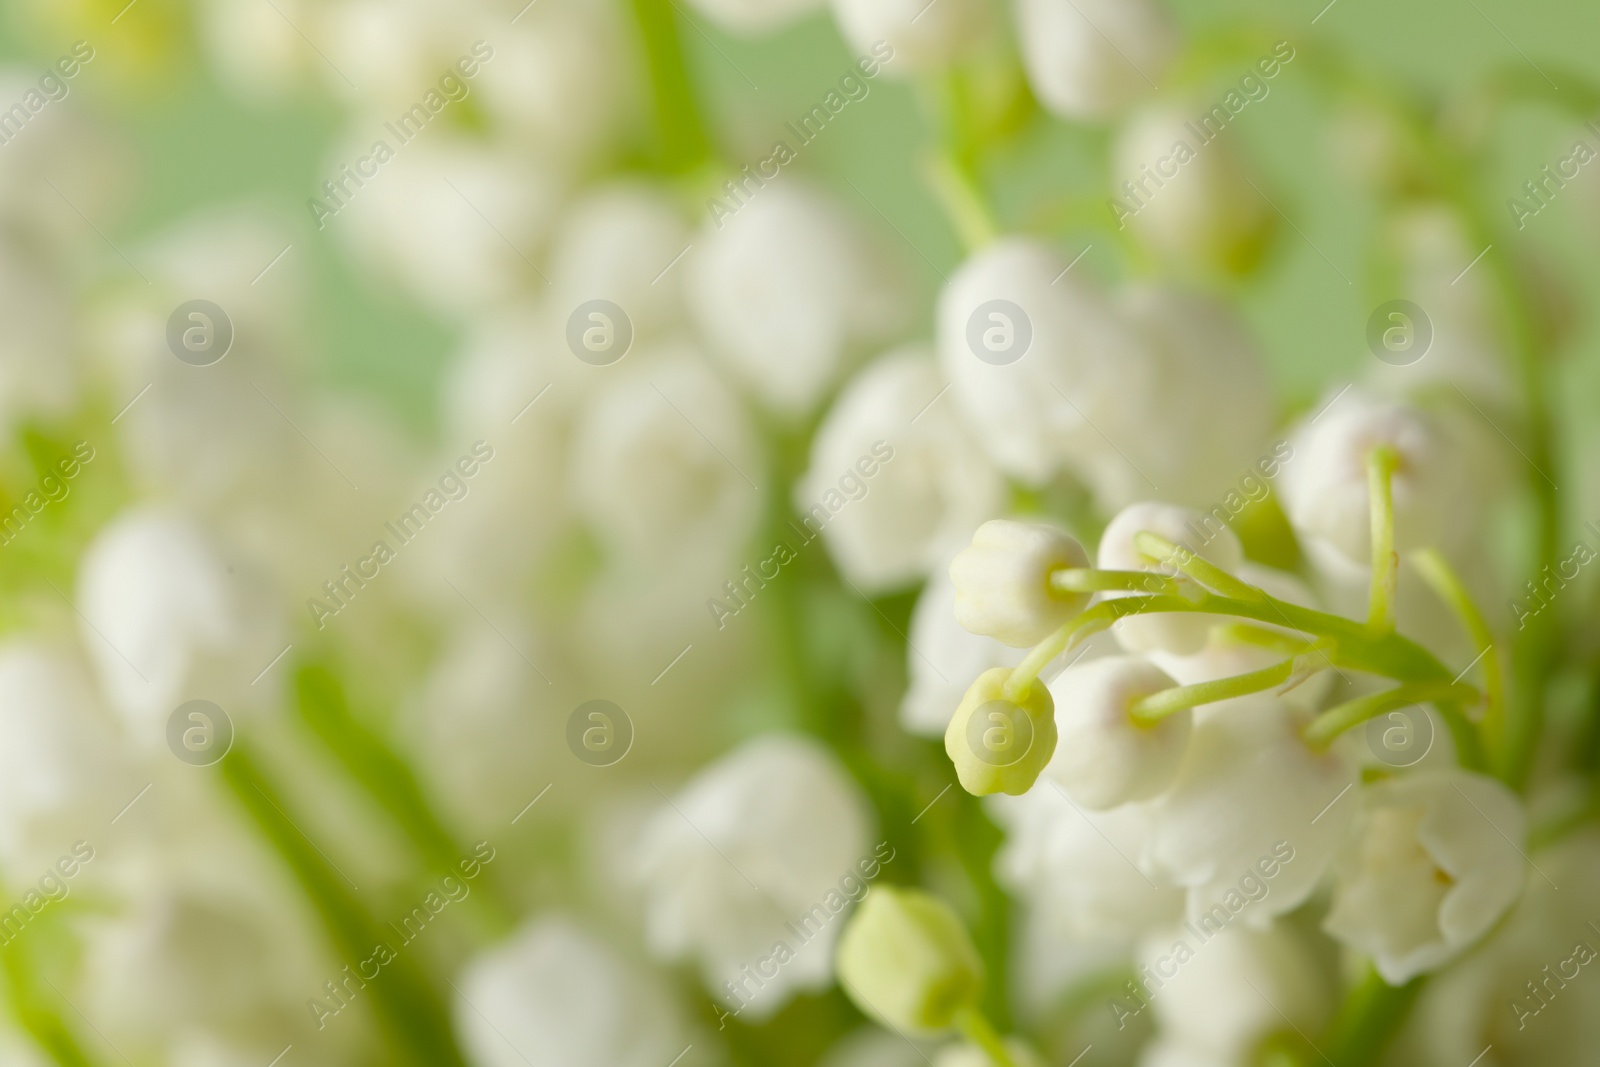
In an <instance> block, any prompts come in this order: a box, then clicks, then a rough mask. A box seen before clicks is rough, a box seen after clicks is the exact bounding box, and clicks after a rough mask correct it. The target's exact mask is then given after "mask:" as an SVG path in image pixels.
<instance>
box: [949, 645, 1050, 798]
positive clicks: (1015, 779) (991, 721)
mask: <svg viewBox="0 0 1600 1067" xmlns="http://www.w3.org/2000/svg"><path fill="white" fill-rule="evenodd" d="M1010 677H1011V668H1010V667H995V668H994V669H993V670H987V671H984V672H983V673H982V674H980V675H978V679H977V681H975V682H973V683H972V686H971V687H970V688H969V689H968V690H967V695H966V696H964V697H962V698H961V706H960V707H958V708H956V713H955V715H954V716H952V717H951V719H950V725H949V727H948V728H946V730H945V732H944V751H945V754H946V755H947V756H949V757H950V762H951V763H953V764H955V767H956V777H957V778H959V779H960V780H961V788H963V789H965V790H966V791H967V792H969V793H971V794H972V795H974V796H980V797H982V796H988V795H989V794H990V793H1009V794H1011V795H1012V796H1018V795H1020V794H1022V793H1026V792H1027V791H1028V790H1029V789H1031V788H1033V783H1034V781H1035V780H1037V779H1038V777H1039V772H1040V771H1042V770H1044V767H1045V764H1047V763H1049V762H1050V756H1051V755H1052V754H1053V753H1054V752H1055V750H1056V720H1055V708H1054V702H1053V701H1052V700H1051V699H1050V691H1049V690H1048V689H1046V688H1045V687H1044V683H1042V682H1040V681H1039V680H1038V679H1035V680H1034V681H1033V682H1032V683H1031V684H1030V685H1029V687H1028V692H1027V694H1026V695H1025V696H1024V697H1023V698H1022V700H1021V701H1020V702H1018V701H1013V700H1011V699H1010V698H1009V697H1007V696H1006V695H1005V686H1006V681H1007V679H1009V678H1010Z"/></svg>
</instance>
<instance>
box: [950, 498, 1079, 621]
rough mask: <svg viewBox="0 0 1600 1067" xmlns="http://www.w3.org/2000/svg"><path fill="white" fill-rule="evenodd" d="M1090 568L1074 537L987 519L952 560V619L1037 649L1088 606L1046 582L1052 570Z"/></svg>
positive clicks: (1076, 595) (1037, 526) (1032, 525)
mask: <svg viewBox="0 0 1600 1067" xmlns="http://www.w3.org/2000/svg"><path fill="white" fill-rule="evenodd" d="M1087 566H1089V555H1088V553H1087V552H1085V551H1084V549H1083V546H1082V545H1080V544H1079V543H1078V541H1077V539H1075V538H1074V537H1072V536H1071V535H1070V534H1068V533H1067V532H1066V531H1064V530H1059V529H1057V528H1055V527H1054V526H1044V525H1041V524H1039V523H1025V522H1015V521H1012V520H1010V519H991V520H989V521H988V522H986V523H984V524H983V525H982V526H980V527H978V529H977V531H976V532H975V533H973V535H972V544H970V545H968V546H967V547H966V548H964V549H962V550H961V553H960V554H959V555H957V556H956V558H955V559H953V560H951V561H950V580H951V582H952V583H954V585H955V587H956V621H957V622H959V623H960V624H961V625H962V626H964V627H966V629H968V630H970V631H971V632H972V633H975V634H984V635H985V636H988V637H992V638H994V639H995V640H997V641H1000V642H1001V643H1003V644H1007V645H1013V646H1015V647H1017V648H1027V647H1029V646H1030V645H1036V644H1038V643H1039V642H1040V641H1043V640H1044V639H1045V638H1046V637H1048V636H1050V634H1051V633H1053V632H1054V631H1055V630H1056V629H1058V628H1059V627H1060V626H1061V625H1062V624H1063V623H1065V622H1066V621H1067V620H1068V619H1071V618H1072V617H1073V616H1074V615H1077V614H1078V613H1079V612H1081V611H1082V610H1083V609H1084V608H1085V607H1086V606H1087V605H1088V603H1089V596H1088V594H1086V593H1068V592H1061V591H1059V590H1057V589H1055V588H1054V587H1053V586H1052V585H1051V583H1050V574H1051V572H1052V571H1057V570H1062V569H1069V568H1070V569H1080V568H1084V567H1087Z"/></svg>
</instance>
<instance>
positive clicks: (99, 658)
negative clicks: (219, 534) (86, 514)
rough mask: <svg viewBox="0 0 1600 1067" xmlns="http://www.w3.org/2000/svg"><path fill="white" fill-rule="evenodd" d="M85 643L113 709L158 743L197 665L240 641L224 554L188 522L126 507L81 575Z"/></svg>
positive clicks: (98, 542) (88, 554)
mask: <svg viewBox="0 0 1600 1067" xmlns="http://www.w3.org/2000/svg"><path fill="white" fill-rule="evenodd" d="M77 603H78V611H79V612H80V613H81V617H82V620H83V627H82V630H83V644H84V647H85V648H86V649H87V650H88V653H89V657H90V661H91V662H92V663H93V664H94V666H95V669H96V672H97V673H98V674H99V676H100V684H101V686H102V688H103V689H104V690H105V693H106V696H107V698H108V699H109V700H110V702H111V705H112V707H114V708H115V709H116V710H117V711H118V712H120V713H121V714H122V716H123V717H124V719H125V720H126V721H127V724H128V726H129V728H130V729H131V730H132V731H133V733H134V735H135V736H136V737H137V738H139V739H140V740H141V741H142V742H144V743H149V744H160V743H161V739H162V737H163V736H164V735H163V734H162V729H163V727H164V724H165V723H166V720H167V716H168V715H169V714H170V713H171V712H172V710H173V709H174V708H175V707H177V705H178V703H179V702H180V701H181V700H182V699H183V698H184V697H185V696H186V695H187V694H185V693H184V688H185V686H186V685H187V684H188V683H189V681H190V678H191V672H192V671H194V669H195V668H196V666H197V665H198V664H199V662H200V661H201V660H202V659H203V658H205V657H208V656H214V655H219V654H222V653H224V652H226V651H227V650H228V649H229V648H230V647H231V646H232V644H233V642H234V641H235V640H236V639H237V638H238V635H239V632H240V624H239V621H238V617H237V612H238V607H237V604H236V603H235V597H234V595H233V592H232V590H231V589H230V583H229V580H228V575H227V572H226V569H225V567H224V565H223V563H222V560H221V559H220V558H219V557H218V555H217V553H216V550H215V549H214V548H213V547H212V544H211V543H210V541H209V540H208V539H207V537H206V536H205V534H204V533H203V532H202V531H201V530H200V529H199V527H197V526H196V525H195V524H194V523H192V522H190V521H189V520H188V519H186V518H184V517H182V516H179V515H176V514H172V513H169V512H165V511H160V510H156V509H144V510H138V511H133V512H129V513H126V514H124V515H122V516H120V517H119V518H118V519H116V520H115V521H114V522H112V524H111V525H110V526H108V527H107V528H106V529H104V530H102V531H101V532H100V534H99V535H98V536H97V537H96V538H95V540H94V541H93V542H92V543H91V544H90V546H89V548H88V550H87V551H86V552H85V553H84V556H83V560H82V562H81V564H80V569H79V572H78V593H77Z"/></svg>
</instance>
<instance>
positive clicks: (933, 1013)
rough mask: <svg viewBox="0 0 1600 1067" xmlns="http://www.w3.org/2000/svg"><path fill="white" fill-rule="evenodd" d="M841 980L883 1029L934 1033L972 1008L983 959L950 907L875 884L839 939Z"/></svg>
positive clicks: (979, 985)
mask: <svg viewBox="0 0 1600 1067" xmlns="http://www.w3.org/2000/svg"><path fill="white" fill-rule="evenodd" d="M837 966H838V971H839V981H840V983H841V984H842V985H843V986H844V988H845V990H846V991H847V992H848V993H849V994H850V997H851V999H852V1000H854V1001H855V1002H856V1006H857V1007H859V1008H860V1009H861V1010H862V1011H863V1012H866V1013H867V1014H868V1015H871V1016H872V1017H873V1018H875V1019H878V1020H879V1021H880V1022H882V1023H884V1024H885V1025H886V1026H889V1027H892V1028H894V1029H897V1030H904V1031H909V1032H911V1033H937V1032H939V1031H942V1030H948V1029H949V1028H951V1027H952V1026H954V1025H955V1024H956V1018H957V1015H958V1014H959V1013H960V1012H961V1011H962V1010H963V1009H969V1008H971V1007H972V1006H973V1005H975V1004H976V1003H977V1000H978V993H979V991H980V989H981V988H982V985H983V961H982V959H981V958H980V957H979V956H978V950H977V949H976V948H974V947H973V944H972V938H971V937H970V936H969V935H968V934H967V930H966V927H964V926H963V925H961V920H960V919H959V918H957V917H956V914H955V912H953V911H951V910H950V906H949V905H948V904H946V903H944V902H943V901H942V900H940V899H939V898H938V897H935V896H932V895H931V894H928V893H924V892H922V891H921V890H917V889H900V888H897V887H894V886H887V885H884V886H879V887H877V888H876V889H874V890H873V891H872V893H871V894H870V895H869V896H868V897H867V899H866V900H865V901H864V902H863V903H862V905H861V909H860V910H859V911H858V912H857V913H856V914H855V916H854V917H853V918H852V919H851V920H850V925H849V926H848V927H847V928H846V929H845V933H844V936H843V937H842V938H841V939H840V941H839V954H838V963H837Z"/></svg>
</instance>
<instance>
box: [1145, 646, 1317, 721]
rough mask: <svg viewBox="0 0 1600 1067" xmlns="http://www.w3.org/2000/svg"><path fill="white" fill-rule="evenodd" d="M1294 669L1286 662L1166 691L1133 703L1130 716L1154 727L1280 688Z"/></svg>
mask: <svg viewBox="0 0 1600 1067" xmlns="http://www.w3.org/2000/svg"><path fill="white" fill-rule="evenodd" d="M1294 668H1295V661H1294V660H1293V659H1286V660H1284V661H1283V662H1282V663H1274V664H1273V665H1272V666H1270V667H1265V668H1263V669H1261V670H1259V671H1251V672H1250V673H1248V674H1236V675H1234V676H1233V677H1231V678H1217V679H1214V680H1212V681H1209V682H1196V683H1195V684H1193V685H1179V686H1174V687H1173V688H1171V689H1163V690H1162V691H1161V692H1159V693H1152V694H1150V695H1149V696H1147V697H1144V698H1142V699H1140V700H1136V701H1134V702H1133V707H1132V708H1130V709H1129V711H1128V714H1129V716H1130V717H1131V718H1132V719H1133V720H1134V721H1135V722H1138V723H1143V724H1145V725H1153V724H1155V723H1158V722H1160V721H1161V720H1162V719H1164V718H1166V717H1167V716H1169V715H1176V714H1177V713H1178V712H1180V711H1185V710H1187V709H1189V708H1197V707H1199V706H1200V705H1202V704H1214V703H1216V702H1217V701H1219V700H1231V699H1232V698H1234V697H1242V696H1248V695H1249V694H1251V693H1259V692H1261V691H1262V690H1263V689H1272V688H1275V687H1277V686H1280V685H1282V684H1283V683H1284V682H1287V681H1288V680H1289V678H1290V677H1291V676H1292V675H1293V674H1294Z"/></svg>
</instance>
